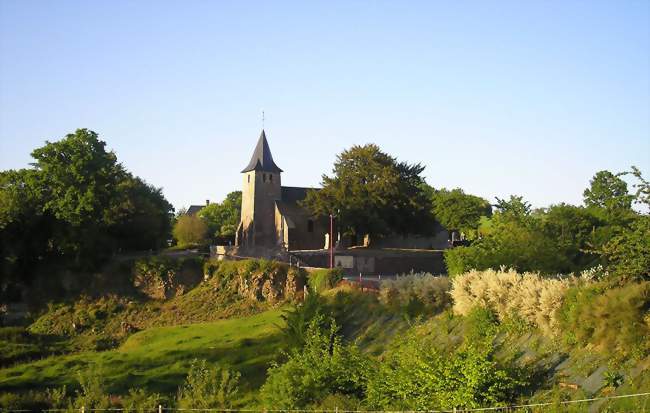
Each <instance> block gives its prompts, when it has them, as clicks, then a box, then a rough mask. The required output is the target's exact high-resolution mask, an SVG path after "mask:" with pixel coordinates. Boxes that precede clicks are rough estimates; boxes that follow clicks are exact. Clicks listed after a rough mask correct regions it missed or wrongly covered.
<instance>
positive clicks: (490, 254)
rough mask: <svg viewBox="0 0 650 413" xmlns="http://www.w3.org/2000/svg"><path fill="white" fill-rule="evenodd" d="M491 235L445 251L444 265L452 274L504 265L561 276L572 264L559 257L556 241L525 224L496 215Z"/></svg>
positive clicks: (492, 221)
mask: <svg viewBox="0 0 650 413" xmlns="http://www.w3.org/2000/svg"><path fill="white" fill-rule="evenodd" d="M491 223H492V229H491V233H490V234H489V235H487V236H484V237H482V238H480V239H478V240H476V241H474V242H473V243H472V244H471V245H470V246H467V247H456V248H453V249H448V250H445V252H444V257H445V264H446V265H447V270H448V271H449V274H450V275H457V274H462V273H464V272H466V271H469V270H471V269H476V270H485V269H488V268H493V269H497V268H499V267H501V266H506V267H508V268H513V269H516V270H517V271H520V272H524V271H540V272H543V273H562V272H568V271H570V270H571V268H572V267H571V264H570V262H569V261H568V260H567V258H566V257H564V256H563V255H562V254H560V252H559V250H558V246H557V244H556V243H555V241H554V240H553V239H551V238H549V237H547V236H545V235H544V233H543V232H542V231H541V230H540V229H539V227H538V226H537V225H528V224H526V223H524V222H522V221H517V220H513V219H511V218H507V217H503V215H502V214H495V216H494V217H493V218H492V220H491Z"/></svg>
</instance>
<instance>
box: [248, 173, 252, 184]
mask: <svg viewBox="0 0 650 413" xmlns="http://www.w3.org/2000/svg"><path fill="white" fill-rule="evenodd" d="M248 183H249V184H250V183H251V176H250V175H248Z"/></svg>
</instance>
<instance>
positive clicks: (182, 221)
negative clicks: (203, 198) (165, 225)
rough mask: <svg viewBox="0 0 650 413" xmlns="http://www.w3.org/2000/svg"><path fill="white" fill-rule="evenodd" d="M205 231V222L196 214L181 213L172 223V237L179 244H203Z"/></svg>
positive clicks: (206, 229) (206, 231)
mask: <svg viewBox="0 0 650 413" xmlns="http://www.w3.org/2000/svg"><path fill="white" fill-rule="evenodd" d="M207 233H208V226H207V224H206V223H205V221H204V220H202V219H201V218H199V217H198V216H196V215H182V216H180V217H178V220H177V221H176V224H174V230H173V234H174V238H175V239H176V241H177V242H178V245H180V246H189V245H198V244H203V243H205V241H206V235H207Z"/></svg>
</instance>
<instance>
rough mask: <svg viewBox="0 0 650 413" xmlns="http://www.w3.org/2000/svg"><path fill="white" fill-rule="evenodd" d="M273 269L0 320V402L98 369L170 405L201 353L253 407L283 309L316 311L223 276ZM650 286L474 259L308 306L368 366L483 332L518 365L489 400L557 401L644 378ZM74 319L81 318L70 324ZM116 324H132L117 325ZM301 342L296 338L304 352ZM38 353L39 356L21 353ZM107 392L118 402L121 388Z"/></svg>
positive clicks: (218, 275)
mask: <svg viewBox="0 0 650 413" xmlns="http://www.w3.org/2000/svg"><path fill="white" fill-rule="evenodd" d="M260 268H263V270H261V269H260ZM251 269H252V270H251ZM276 270H277V267H274V266H273V265H270V264H268V263H263V265H262V266H259V265H257V264H250V263H242V264H236V265H235V264H227V265H226V266H224V267H222V268H221V269H220V270H218V269H217V270H216V271H214V274H213V276H212V277H211V278H209V279H208V280H207V281H205V282H202V283H201V284H200V285H199V286H197V287H196V288H194V289H192V290H191V291H189V292H186V293H184V294H182V295H180V296H178V297H175V298H172V299H169V300H165V301H145V302H129V301H125V299H124V298H120V297H104V298H100V299H94V300H93V299H90V298H83V299H81V300H79V301H77V302H74V303H69V304H63V305H58V306H56V305H55V306H52V307H51V308H50V310H49V311H48V312H47V313H46V314H45V315H43V316H42V317H41V318H39V319H38V320H37V321H36V322H35V323H34V324H32V325H31V326H30V328H29V330H20V329H8V328H4V329H0V332H1V333H2V334H0V350H2V353H3V357H2V359H1V360H2V361H3V366H4V368H0V405H3V403H4V405H5V406H8V405H10V404H9V403H5V402H4V400H5V399H7V397H9V396H7V397H5V399H3V396H2V395H1V393H3V392H14V393H25V392H26V391H29V390H33V391H39V392H41V393H42V392H43V391H44V390H45V389H47V388H60V386H63V385H67V386H68V390H75V389H77V388H78V382H79V374H80V373H87V372H89V371H94V372H95V375H96V376H99V377H101V379H102V381H103V382H104V384H105V391H106V392H107V393H110V394H112V395H118V396H123V395H125V394H127V393H128V392H129V390H130V389H132V388H140V389H143V390H145V391H146V392H147V393H154V392H155V393H160V394H162V395H163V396H164V398H166V399H167V402H165V403H166V405H172V404H173V401H174V399H175V395H176V393H177V391H178V388H179V386H181V385H182V384H183V382H184V380H185V378H186V376H187V374H188V369H189V366H190V364H191V362H192V360H194V359H204V360H206V361H207V362H208V363H212V364H219V365H221V366H224V367H227V368H229V369H232V370H236V371H237V372H239V373H241V381H240V393H239V395H240V396H239V398H238V400H237V401H236V403H235V406H236V407H259V406H260V405H261V403H262V401H261V399H260V397H262V396H263V394H262V395H260V393H259V392H258V390H259V389H260V387H261V386H262V385H263V384H264V383H265V381H266V380H267V377H268V372H267V369H268V367H269V366H270V363H271V362H272V361H274V360H279V361H285V360H286V358H285V357H284V356H283V355H282V351H286V350H288V348H287V345H288V343H289V342H292V341H290V340H287V337H286V336H285V335H284V334H285V332H283V331H282V330H281V328H280V327H281V326H283V325H284V319H283V318H282V315H283V311H285V310H291V311H292V312H293V313H296V312H297V313H300V312H304V313H303V314H302V315H303V316H304V317H303V318H302V320H303V321H308V320H309V318H310V317H312V316H313V314H314V313H313V312H312V313H311V314H312V315H311V316H310V315H309V314H307V311H306V310H305V308H306V307H307V305H304V306H299V307H292V306H291V304H290V303H288V302H287V301H278V302H275V303H271V302H268V301H256V300H253V299H251V298H245V297H241V296H239V294H238V293H237V288H235V285H234V284H233V283H234V282H235V280H236V278H235V277H234V275H239V274H245V275H246V274H252V273H256V274H258V275H259V277H261V279H266V280H268V279H269V277H267V276H266V275H263V274H266V272H264V271H276ZM218 271H221V272H218ZM239 271H242V272H241V273H240V272H239ZM260 271H261V272H260ZM264 277H266V278H264ZM452 285H453V286H455V288H456V289H455V290H454V289H452V290H450V288H452ZM531 285H532V287H531ZM649 291H650V284H647V283H632V284H627V285H625V286H623V287H608V286H606V285H605V284H602V283H593V282H590V283H582V282H579V281H576V280H565V281H562V282H561V283H558V281H557V280H554V279H545V278H539V277H537V276H535V275H532V274H528V275H526V276H525V277H521V276H520V275H518V274H516V273H513V272H508V273H495V272H474V273H468V274H466V275H464V276H463V277H462V278H458V279H454V280H453V281H452V282H450V281H449V280H447V279H444V278H439V277H432V276H418V275H412V276H409V277H403V278H402V279H400V280H396V281H394V282H386V283H385V284H384V286H383V287H382V289H381V291H380V293H379V294H378V295H377V294H374V293H370V294H369V293H363V292H361V291H359V290H357V289H355V288H354V287H351V286H339V287H337V288H333V289H329V290H325V291H323V292H322V297H321V298H319V299H317V300H316V302H317V303H318V305H317V307H316V308H315V309H314V308H312V310H313V311H316V312H320V314H322V315H324V316H326V317H327V316H330V315H331V316H332V317H333V318H334V319H335V320H336V323H337V324H338V325H339V326H340V333H341V334H342V336H343V337H344V339H345V341H346V342H347V343H353V344H352V345H353V346H357V347H358V349H359V350H360V351H361V353H362V354H363V355H364V357H368V360H369V363H370V364H371V365H372V366H375V367H376V366H379V365H382V364H383V365H384V366H386V360H390V357H391V351H393V350H394V349H395V348H396V345H399V344H400V342H402V341H403V340H404V338H408V340H411V341H410V342H411V343H416V345H421V347H419V348H420V349H421V350H418V351H421V352H423V353H422V354H429V353H434V352H435V353H437V354H439V355H440V357H442V359H441V360H442V363H443V365H444V364H446V363H447V361H445V360H451V359H452V358H453V357H454V354H455V353H456V352H457V351H458V349H461V348H463V347H464V346H465V345H467V344H475V343H476V344H480V343H485V342H489V343H490V348H493V349H494V351H493V356H492V355H490V356H489V357H493V359H490V360H489V361H490V362H494V363H496V364H497V365H500V366H502V367H503V366H512V367H514V368H515V369H516V370H520V372H519V373H517V374H518V375H519V374H521V378H522V379H523V381H522V383H523V384H522V386H521V388H519V389H518V392H517V394H516V395H515V396H513V397H510V398H508V399H507V400H506V399H503V400H501V402H503V403H505V402H508V403H514V402H528V401H535V402H549V401H550V402H556V401H561V400H575V399H581V398H588V397H601V396H610V395H621V394H629V393H635V392H644V391H650V357H649V352H648V342H647V340H644V338H647V337H648V334H647V331H648V328H649V327H650V323H649V322H648V321H649V320H650V318H648V315H647V314H648V302H649V301H648V299H649V294H648V292H649ZM450 292H451V293H450ZM313 297H317V296H315V295H314V296H313ZM601 297H607V299H608V300H607V302H606V303H603V302H601V301H602V299H601ZM307 301H308V302H309V301H310V300H307ZM605 304H606V305H605ZM605 310H606V311H605ZM596 315H597V316H596ZM299 319H300V318H299ZM80 320H81V321H82V322H83V325H82V327H81V328H79V327H77V330H70V325H71V324H72V323H77V322H79V321H80ZM290 320H291V319H290ZM124 323H128V324H129V325H130V326H134V328H135V329H139V330H140V331H136V332H134V331H123V330H122V327H120V326H123V325H124ZM287 324H289V325H291V321H289V322H288V323H287ZM289 330H290V329H289ZM47 333H50V335H47ZM118 333H119V334H118ZM93 337H95V338H97V337H109V338H110V337H115V340H116V341H115V342H114V345H113V346H112V347H108V348H106V349H103V350H100V351H98V349H97V348H96V347H93V346H89V347H84V346H83V344H84V343H87V342H90V341H92V340H91V338H93ZM409 337H410V338H409ZM414 338H415V339H414ZM414 340H415V341H414ZM418 340H419V341H418ZM303 350H304V349H302V348H300V347H297V348H295V350H294V351H297V352H298V353H297V354H298V355H299V356H300V357H302V354H301V351H303ZM21 351H22V352H23V353H24V354H22V356H21ZM61 353H64V354H61ZM44 354H51V355H50V356H48V357H45V358H41V359H36V360H32V361H29V360H28V359H29V358H30V357H35V358H38V357H42V356H43V355H44ZM446 358H449V359H446ZM458 360H460V359H456V362H458ZM470 370H471V366H470ZM407 373H408V371H407ZM407 375H409V374H407ZM316 376H318V375H317V374H316ZM517 377H519V376H517ZM416 385H417V383H416ZM69 394H70V393H69ZM16 397H18V396H16ZM26 397H30V395H29V394H28V395H27V396H26ZM334 397H338V396H337V395H334ZM346 397H347V396H346ZM354 397H357V396H354ZM360 397H363V395H362V396H360ZM115 400H117V402H116V403H117V404H118V405H119V403H120V401H119V400H120V397H116V398H115ZM337 400H338V399H337ZM341 400H343V399H341ZM346 400H347V399H346ZM312 401H313V402H310V403H311V404H309V405H307V407H309V406H311V407H327V406H329V405H327V404H321V402H322V399H313V400H312ZM339 401H340V400H339ZM348 401H349V400H348ZM352 402H358V403H362V402H363V400H362V399H361V398H356V399H355V400H353V401H352ZM333 403H334V402H333ZM336 403H338V402H336ZM601 403H602V404H595V405H594V406H595V408H605V407H606V406H610V407H611V406H614V407H616V408H619V409H636V410H639V409H646V408H650V403H649V402H648V399H647V398H646V399H639V400H637V399H634V400H619V401H613V402H601ZM490 405H493V402H490ZM12 406H20V404H16V403H14V404H12ZM353 406H358V404H357V405H353ZM390 406H394V405H390ZM267 407H268V406H267ZM330 407H333V405H332V406H330ZM362 407H368V406H363V405H362ZM577 411H581V410H580V409H578V410H577Z"/></svg>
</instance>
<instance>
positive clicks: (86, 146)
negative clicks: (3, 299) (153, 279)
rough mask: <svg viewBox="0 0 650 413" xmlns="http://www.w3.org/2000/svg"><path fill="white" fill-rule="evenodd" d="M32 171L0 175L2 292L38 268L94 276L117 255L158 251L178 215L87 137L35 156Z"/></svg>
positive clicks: (81, 133) (73, 137)
mask: <svg viewBox="0 0 650 413" xmlns="http://www.w3.org/2000/svg"><path fill="white" fill-rule="evenodd" d="M32 157H33V158H34V160H35V162H34V163H33V164H32V166H33V168H30V169H21V170H16V171H14V170H10V171H4V172H2V173H0V241H1V242H2V267H1V268H2V276H3V277H2V281H3V283H2V285H3V286H6V285H9V284H11V282H5V281H7V280H10V279H19V280H21V282H29V280H30V279H31V277H32V276H33V274H34V272H35V270H36V269H37V267H39V266H40V267H42V268H44V267H47V268H48V271H49V272H50V273H53V272H54V271H53V270H52V268H53V267H52V266H53V265H56V264H61V265H65V266H66V267H67V268H93V267H95V266H96V265H97V264H99V263H100V262H101V261H102V260H103V259H104V258H106V257H107V256H109V255H111V254H112V253H114V252H115V251H118V250H129V249H144V248H147V249H149V248H157V247H158V246H161V245H162V244H163V243H164V242H165V240H166V239H167V237H168V234H169V230H170V213H171V212H172V210H173V208H172V206H171V204H169V203H168V202H167V200H166V199H165V198H164V196H163V195H162V193H161V191H160V189H157V188H154V187H152V186H150V185H148V184H146V183H145V182H144V181H142V180H141V179H140V178H137V177H134V176H133V175H131V174H130V173H129V172H127V171H126V170H125V169H124V168H123V167H122V165H121V164H119V163H118V162H117V157H116V156H115V154H114V153H113V152H111V151H108V150H106V143H105V142H103V141H101V140H100V139H99V137H98V135H97V134H96V133H95V132H93V131H90V130H87V129H79V130H77V131H76V132H75V133H73V134H69V135H67V136H66V137H64V138H63V139H62V140H60V141H58V142H46V144H45V145H44V146H43V147H41V148H38V149H35V150H34V151H33V152H32Z"/></svg>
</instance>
